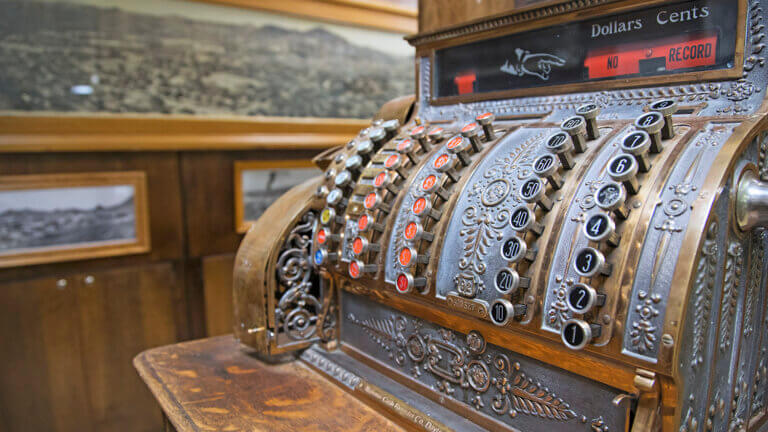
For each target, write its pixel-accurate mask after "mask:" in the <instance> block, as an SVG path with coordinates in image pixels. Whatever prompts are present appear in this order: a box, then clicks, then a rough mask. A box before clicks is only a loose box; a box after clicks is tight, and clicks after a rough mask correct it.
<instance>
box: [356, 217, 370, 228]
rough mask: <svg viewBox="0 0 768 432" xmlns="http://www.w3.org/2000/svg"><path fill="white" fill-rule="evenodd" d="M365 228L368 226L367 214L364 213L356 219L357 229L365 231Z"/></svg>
mask: <svg viewBox="0 0 768 432" xmlns="http://www.w3.org/2000/svg"><path fill="white" fill-rule="evenodd" d="M366 228H368V215H366V214H364V215H362V216H360V218H359V219H358V220H357V229H358V230H360V231H365V229H366Z"/></svg>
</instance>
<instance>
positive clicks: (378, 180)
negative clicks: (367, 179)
mask: <svg viewBox="0 0 768 432" xmlns="http://www.w3.org/2000/svg"><path fill="white" fill-rule="evenodd" d="M388 175H389V174H387V173H386V172H385V171H382V172H380V173H379V175H377V176H376V178H375V179H373V185H374V186H376V187H381V186H383V185H384V182H385V181H386V180H387V176H388Z"/></svg>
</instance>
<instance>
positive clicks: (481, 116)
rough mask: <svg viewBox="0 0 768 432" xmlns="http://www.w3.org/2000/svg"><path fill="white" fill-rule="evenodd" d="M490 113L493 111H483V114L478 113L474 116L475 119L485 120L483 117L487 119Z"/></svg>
mask: <svg viewBox="0 0 768 432" xmlns="http://www.w3.org/2000/svg"><path fill="white" fill-rule="evenodd" d="M492 115H493V113H490V112H487V113H483V114H480V115H479V116H477V117H476V118H475V120H485V119H487V118H488V117H490V116H492Z"/></svg>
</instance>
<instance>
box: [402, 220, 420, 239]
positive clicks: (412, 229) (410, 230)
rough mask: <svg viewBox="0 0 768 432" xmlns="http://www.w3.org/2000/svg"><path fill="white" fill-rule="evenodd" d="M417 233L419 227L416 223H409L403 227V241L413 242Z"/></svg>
mask: <svg viewBox="0 0 768 432" xmlns="http://www.w3.org/2000/svg"><path fill="white" fill-rule="evenodd" d="M418 232H419V226H418V225H416V222H411V223H409V224H408V225H407V226H406V227H405V233H404V234H405V239H406V240H413V239H414V238H415V237H416V233H418Z"/></svg>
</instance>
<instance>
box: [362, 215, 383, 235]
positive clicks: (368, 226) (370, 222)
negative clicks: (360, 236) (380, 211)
mask: <svg viewBox="0 0 768 432" xmlns="http://www.w3.org/2000/svg"><path fill="white" fill-rule="evenodd" d="M371 230H373V231H378V232H384V225H383V224H380V223H377V222H376V219H375V218H374V217H373V216H371V215H370V214H368V213H363V214H361V215H360V217H358V218H357V231H358V232H361V233H365V232H368V231H371Z"/></svg>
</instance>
